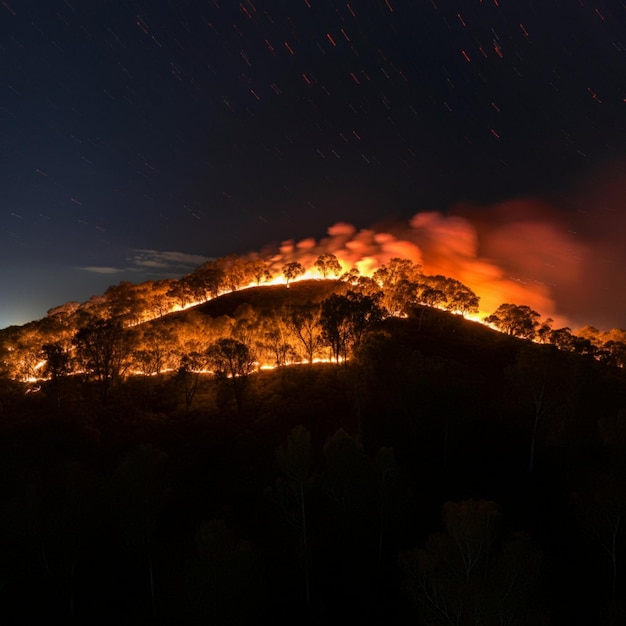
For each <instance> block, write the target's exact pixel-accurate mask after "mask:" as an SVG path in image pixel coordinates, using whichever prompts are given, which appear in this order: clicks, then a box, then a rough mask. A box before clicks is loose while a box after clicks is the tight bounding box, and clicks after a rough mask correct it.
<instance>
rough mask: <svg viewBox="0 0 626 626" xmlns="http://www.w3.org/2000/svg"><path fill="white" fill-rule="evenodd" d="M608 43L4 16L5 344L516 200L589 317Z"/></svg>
mask: <svg viewBox="0 0 626 626" xmlns="http://www.w3.org/2000/svg"><path fill="white" fill-rule="evenodd" d="M624 33H626V5H625V4H624V3H623V2H621V1H617V2H600V1H595V2H594V1H588V0H567V1H566V0H558V1H557V0H545V1H541V2H538V1H537V2H532V1H527V0H519V1H515V2H513V1H512V0H464V1H457V2H454V1H451V0H450V1H444V0H369V1H367V2H366V1H364V0H361V1H357V0H351V1H350V2H344V1H337V2H334V1H321V0H293V1H289V2H286V1H285V2H280V1H277V0H255V1H254V2H252V1H249V0H242V1H241V2H238V1H232V2H230V1H229V2H226V1H224V0H176V1H174V0H172V1H165V0H151V1H150V2H147V1H137V2H128V1H125V2H122V1H104V0H102V1H96V2H95V1H93V0H72V1H70V0H23V1H19V0H7V1H6V2H5V1H3V2H0V67H1V73H0V162H1V165H2V167H1V169H0V177H1V180H2V190H3V193H2V196H1V198H0V327H3V326H7V325H9V324H14V323H24V322H27V321H29V320H32V319H36V318H39V317H42V316H43V315H45V312H46V310H47V309H49V308H51V307H53V306H56V305H59V304H61V303H63V302H65V301H67V300H79V301H83V300H85V299H87V298H88V297H89V296H91V295H93V294H96V293H101V292H102V291H103V290H104V289H105V288H106V287H107V286H108V285H110V284H112V283H116V282H119V281H120V280H132V281H136V282H140V281H142V280H147V279H150V278H159V277H165V276H180V275H181V274H183V273H184V272H186V271H189V270H190V269H192V268H193V267H194V266H195V265H197V264H198V263H201V262H202V261H203V260H205V259H207V258H213V257H217V256H222V255H226V254H229V253H232V252H236V253H244V252H248V251H250V250H262V249H263V248H264V246H266V245H269V244H271V243H272V242H281V241H284V240H286V239H299V238H305V237H317V238H319V237H322V236H323V235H324V234H325V232H326V230H327V228H328V227H329V226H331V225H332V224H334V223H336V222H349V223H351V224H355V225H356V227H358V228H364V227H370V226H372V225H375V224H387V223H390V222H396V221H398V222H402V221H403V220H404V221H407V220H410V219H411V218H412V216H414V215H415V214H417V213H420V212H432V211H439V212H441V213H442V214H443V215H448V214H455V213H458V214H462V215H463V216H464V217H465V218H467V219H469V220H470V221H472V222H474V223H475V224H476V228H477V229H478V232H479V233H486V232H488V231H489V229H490V228H491V229H493V228H494V226H493V225H494V224H495V223H497V224H500V223H501V221H502V219H503V217H502V212H501V211H499V210H498V207H499V206H501V205H503V203H504V204H505V205H506V203H507V202H509V201H511V200H514V199H519V198H531V199H533V200H532V202H531V206H532V207H535V208H536V206H537V204H538V200H537V199H540V201H541V203H542V205H543V206H547V207H548V208H547V209H546V210H547V212H549V213H550V217H551V220H552V221H551V224H554V223H557V224H558V228H560V229H562V233H564V235H563V236H569V235H566V233H570V235H571V237H572V238H573V241H574V243H575V247H576V248H577V249H579V248H580V247H581V246H582V247H583V248H584V249H586V250H588V251H589V256H590V260H589V263H587V265H585V268H586V269H585V271H584V272H582V273H581V277H583V278H584V279H585V280H588V279H589V275H590V273H591V272H593V273H595V274H597V275H599V276H600V279H599V280H598V281H597V285H596V292H595V293H594V298H595V301H597V300H598V298H600V299H601V298H602V297H604V296H603V294H604V293H605V292H608V291H609V290H610V289H609V288H610V287H611V286H614V285H615V281H618V280H619V278H618V277H619V276H620V275H621V271H622V268H623V263H624V262H625V258H624V252H623V244H624V241H623V235H621V233H622V232H623V231H622V230H621V227H622V226H623V225H625V224H626V218H625V217H624V213H625V212H626V207H625V206H624V202H625V201H626V200H625V198H626V183H620V181H623V180H624V157H625V155H626V129H625V122H624V120H625V119H626V116H625V112H626V81H625V80H624V78H625V77H626V62H625V55H626V38H625V35H624ZM583 199H584V200H585V202H584V203H583ZM598 199H601V201H599V200H598ZM522 213H523V211H522ZM531 213H532V219H542V216H537V214H536V211H535V210H534V209H533V211H531ZM525 215H526V214H525ZM524 219H525V220H527V219H530V218H527V217H524ZM559 236H560V235H559ZM532 245H535V246H538V247H540V246H541V242H540V241H535V242H534V243H533V244H532ZM532 245H531V244H530V243H529V245H528V247H526V248H523V249H522V250H520V251H519V252H518V254H520V255H522V256H523V255H527V254H531V253H532ZM485 246H486V247H487V248H489V245H488V244H485ZM490 251H491V252H492V253H493V254H496V253H497V252H498V250H497V246H493V245H492V246H491V248H490ZM502 254H504V253H502ZM538 256H539V258H541V257H542V253H541V251H539V254H538ZM537 271H538V272H539V273H540V271H539V270H537ZM581 280H582V278H581ZM570 286H571V285H570ZM555 288H556V289H557V290H558V284H555ZM607 297H608V296H607ZM620 297H621V296H620ZM621 298H622V299H621V300H620V299H619V298H616V297H613V296H612V297H611V298H609V299H607V300H606V302H604V303H603V304H602V311H601V313H600V314H597V317H596V319H598V320H599V321H600V322H603V323H607V324H614V325H620V323H621V325H622V326H623V325H625V324H626V320H625V319H624V313H623V311H624V310H626V303H625V302H624V301H623V297H621ZM563 302H564V305H563V306H566V307H567V306H570V309H571V308H575V307H576V306H578V307H579V308H580V307H582V309H581V310H582V311H583V313H584V314H587V313H589V314H591V315H593V314H594V312H595V313H597V311H596V310H595V309H592V308H589V309H588V310H587V309H585V307H584V305H583V304H582V303H581V302H579V301H574V300H572V299H571V298H570V300H569V301H568V299H567V297H565V296H563ZM619 307H622V309H621V311H618V309H619ZM570 312H571V311H570ZM581 317H582V315H581Z"/></svg>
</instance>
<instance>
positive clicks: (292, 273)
mask: <svg viewBox="0 0 626 626" xmlns="http://www.w3.org/2000/svg"><path fill="white" fill-rule="evenodd" d="M282 271H283V276H284V277H285V281H286V284H287V286H289V281H291V280H295V279H296V278H298V276H302V275H303V274H304V267H303V266H302V264H301V263H298V261H291V262H289V263H285V265H283V270H282Z"/></svg>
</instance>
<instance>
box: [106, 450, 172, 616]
mask: <svg viewBox="0 0 626 626" xmlns="http://www.w3.org/2000/svg"><path fill="white" fill-rule="evenodd" d="M167 463H168V457H167V454H165V452H162V451H161V450H160V449H159V448H157V447H155V446H153V445H151V444H142V445H140V446H138V447H137V448H134V449H132V450H130V451H129V452H128V453H127V454H126V456H125V457H124V458H123V459H122V461H121V462H120V463H119V465H118V467H117V472H116V474H115V477H114V478H115V495H116V497H117V507H116V511H117V513H118V516H119V523H120V526H121V528H122V530H123V531H124V533H125V535H126V538H127V541H128V543H129V546H130V547H131V548H133V549H135V550H137V551H138V552H139V553H140V554H141V555H142V556H143V557H144V558H145V559H146V565H147V574H148V586H149V590H150V603H151V606H152V612H153V613H156V587H155V580H154V562H153V552H154V547H153V539H154V530H155V526H156V519H157V516H158V514H159V512H160V510H161V508H162V507H163V505H164V503H165V500H166V496H167V483H168V481H167Z"/></svg>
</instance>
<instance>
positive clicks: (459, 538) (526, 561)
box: [401, 500, 541, 626]
mask: <svg viewBox="0 0 626 626" xmlns="http://www.w3.org/2000/svg"><path fill="white" fill-rule="evenodd" d="M442 521H443V525H444V532H439V533H435V534H434V535H431V536H430V537H429V539H428V541H427V543H426V547H425V548H424V549H421V550H415V551H413V552H410V553H406V554H404V555H402V557H401V561H402V564H403V565H404V568H405V572H406V574H407V580H406V586H407V589H408V591H409V593H410V594H411V596H412V598H413V600H414V601H415V603H416V604H417V606H418V607H419V610H420V613H421V615H422V618H423V620H424V623H427V624H433V625H441V626H444V625H448V624H459V625H460V624H468V625H469V624H474V625H477V624H494V625H495V624H522V623H525V621H524V613H525V612H528V611H529V610H530V609H531V607H532V610H533V611H535V612H536V611H537V607H536V602H533V598H532V597H531V593H532V588H533V587H532V584H533V582H534V581H535V580H536V578H537V575H538V569H539V564H540V556H541V555H540V552H539V551H538V550H537V549H536V548H535V547H534V546H533V545H532V543H531V542H530V540H529V539H528V537H526V536H525V535H523V534H521V533H510V534H509V535H507V536H505V537H504V539H503V541H502V542H497V538H498V537H497V534H496V531H497V529H498V526H499V524H500V511H499V509H498V506H497V505H496V504H495V503H494V502H490V501H485V500H464V501H460V502H446V503H445V504H444V505H443V509H442ZM532 617H533V618H534V620H535V621H530V619H529V623H541V617H540V616H539V615H533V616H532Z"/></svg>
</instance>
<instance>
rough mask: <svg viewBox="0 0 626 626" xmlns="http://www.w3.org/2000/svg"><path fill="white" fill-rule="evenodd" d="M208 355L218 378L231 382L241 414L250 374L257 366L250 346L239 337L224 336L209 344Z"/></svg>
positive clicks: (210, 364)
mask: <svg viewBox="0 0 626 626" xmlns="http://www.w3.org/2000/svg"><path fill="white" fill-rule="evenodd" d="M207 357H208V359H209V367H210V368H211V369H212V370H213V373H214V374H215V376H216V378H218V379H219V380H222V381H229V382H230V385H231V388H232V390H233V393H234V396H235V402H236V403H237V411H238V413H239V415H241V414H242V412H243V399H244V391H245V387H246V384H247V381H248V376H250V374H251V373H252V372H253V371H254V369H255V367H256V362H255V359H254V356H253V354H252V352H251V351H250V348H249V347H248V346H247V345H246V344H245V343H243V342H241V341H237V339H233V338H231V337H224V338H222V339H218V340H217V341H216V342H215V343H214V344H212V345H211V346H209V349H208V350H207Z"/></svg>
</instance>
